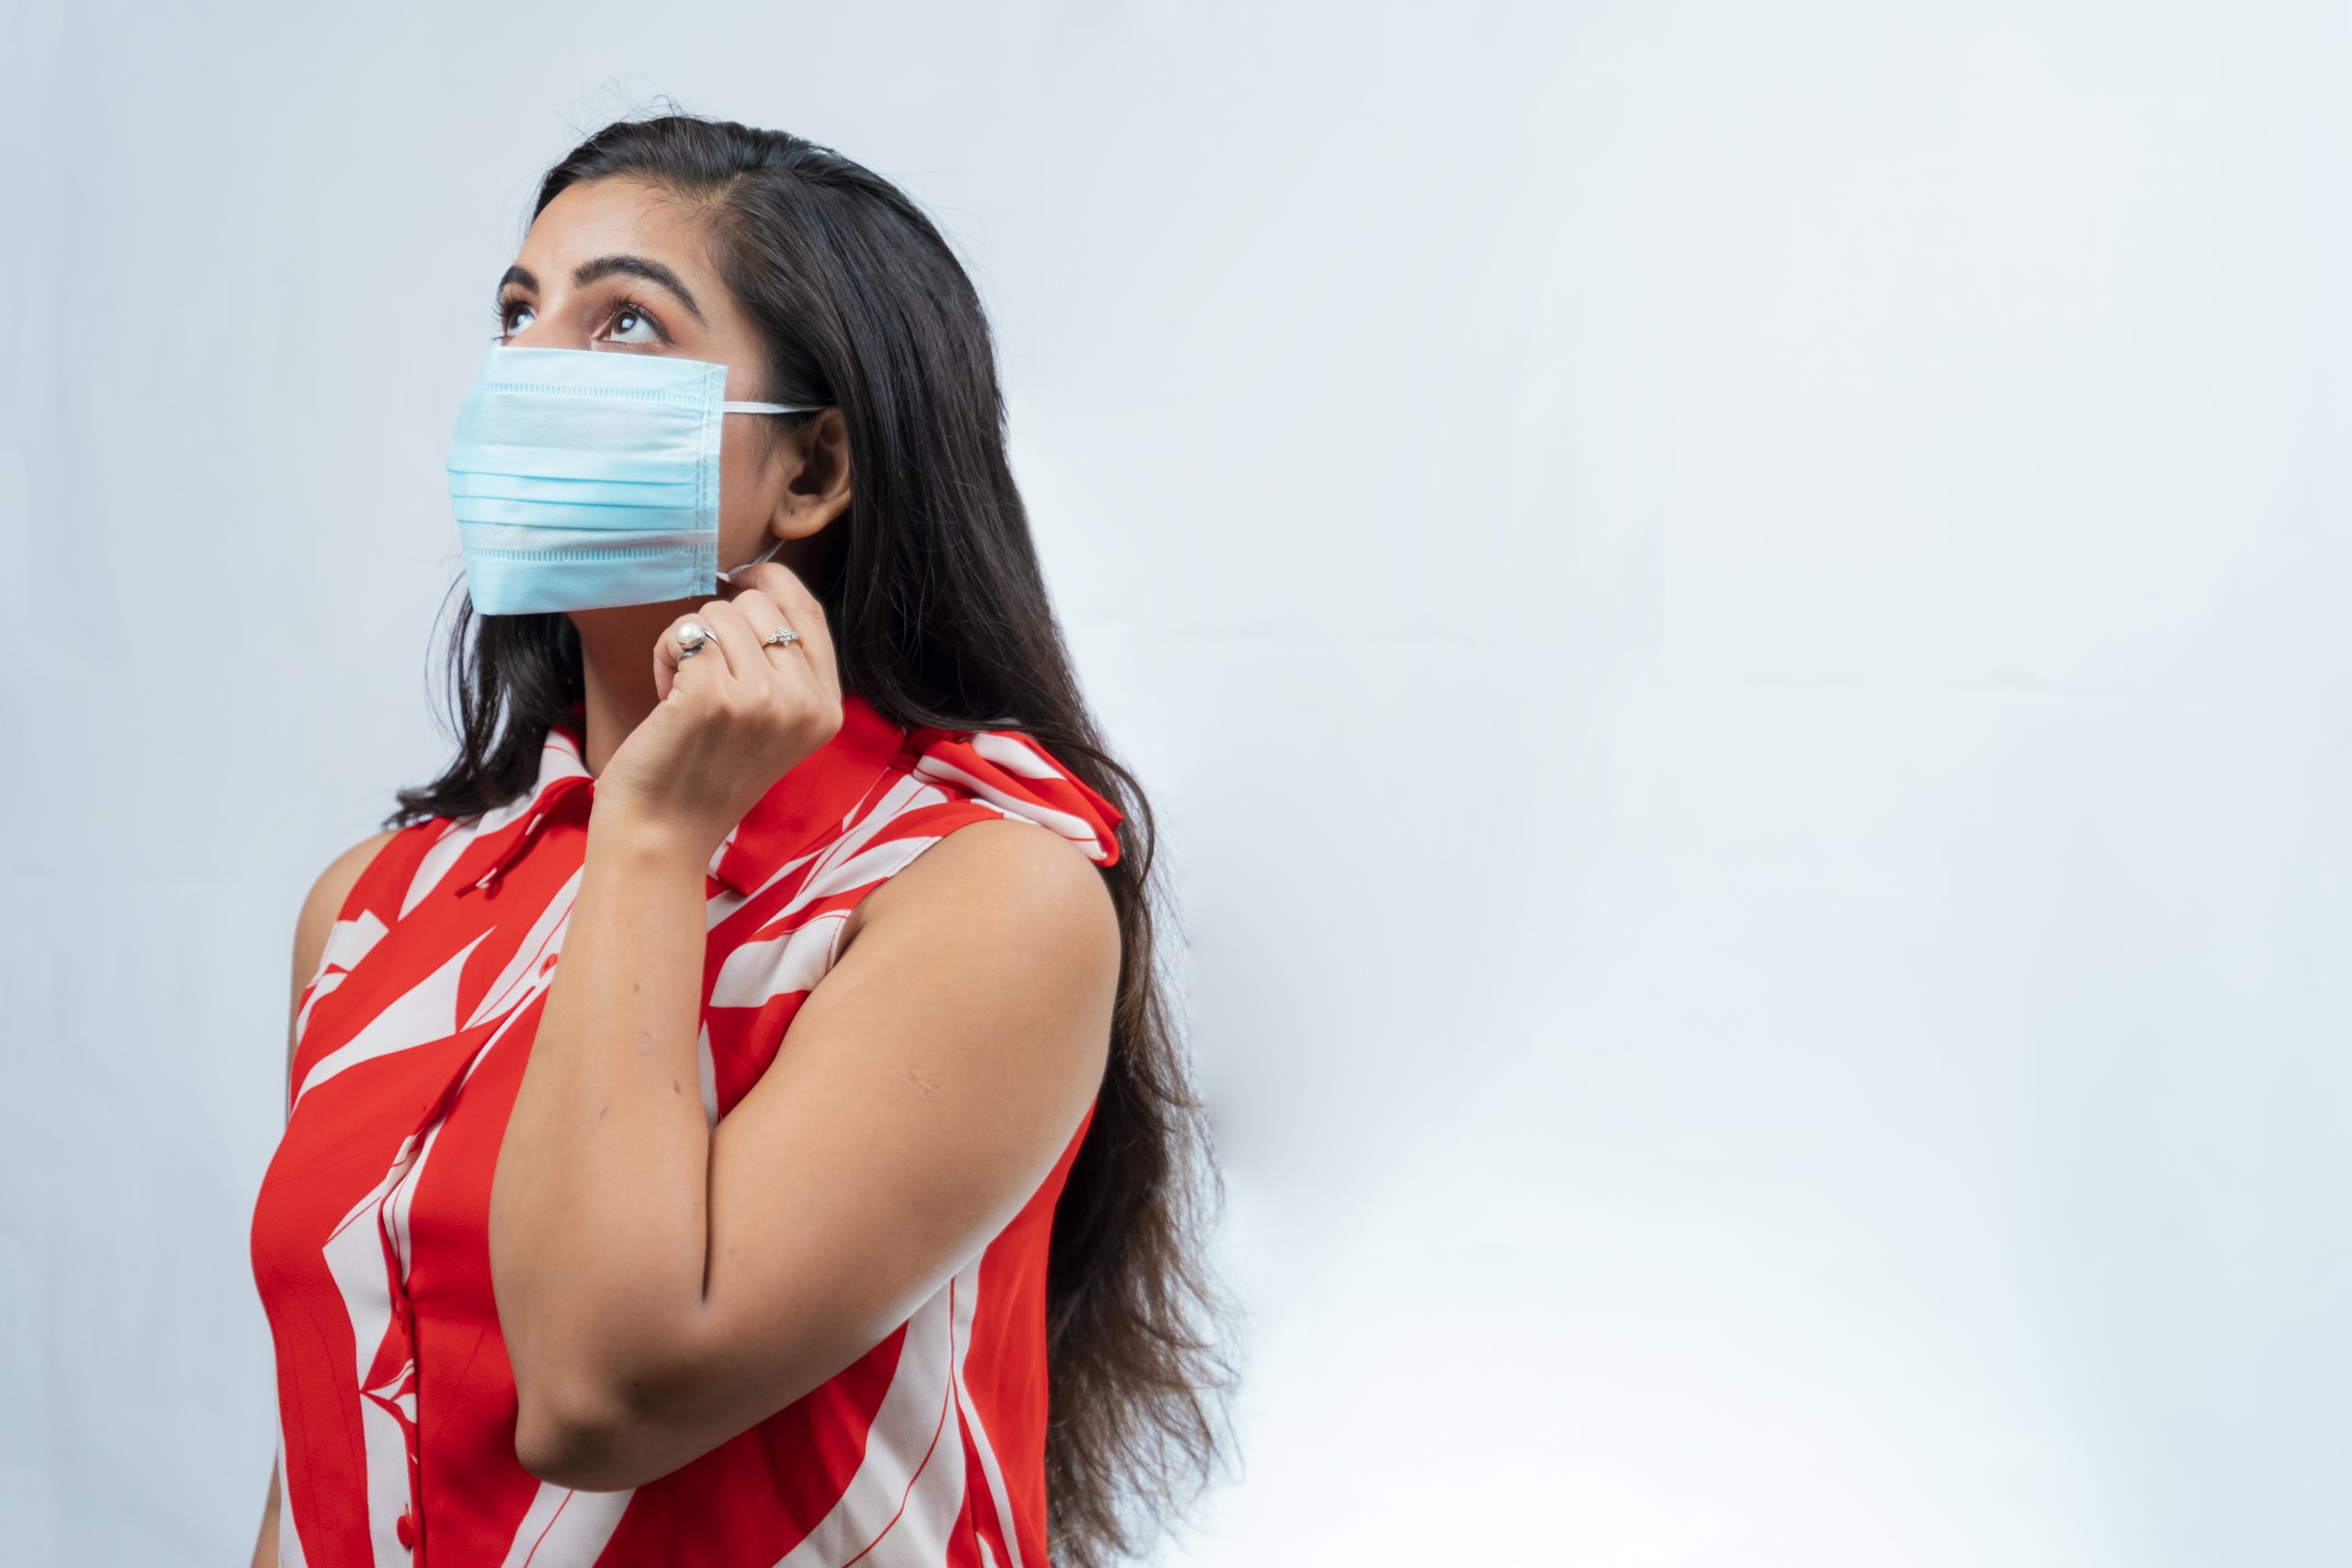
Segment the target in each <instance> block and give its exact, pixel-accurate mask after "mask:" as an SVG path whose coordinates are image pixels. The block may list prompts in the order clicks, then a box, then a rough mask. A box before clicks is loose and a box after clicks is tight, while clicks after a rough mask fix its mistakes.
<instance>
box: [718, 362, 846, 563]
mask: <svg viewBox="0 0 2352 1568" xmlns="http://www.w3.org/2000/svg"><path fill="white" fill-rule="evenodd" d="M824 406H825V405H824V404H822V403H746V402H727V403H721V404H719V405H718V407H719V411H720V412H723V413H815V412H819V411H820V409H822V408H824ZM782 548H784V541H783V540H782V539H778V540H777V541H776V542H775V544H773V545H770V546H769V547H767V548H766V549H764V550H763V551H761V552H760V553H759V554H758V555H755V556H753V557H752V558H751V559H750V560H747V561H745V562H744V563H743V564H742V565H741V566H730V567H729V568H728V569H727V570H725V571H722V572H720V573H719V574H718V575H719V576H721V577H723V578H726V579H727V580H728V581H730V582H731V581H734V580H735V574H736V573H737V572H739V571H746V570H750V569H751V568H752V567H755V566H757V565H759V564H760V563H761V562H762V561H763V560H772V559H774V558H775V553H776V551H778V550H780V549H782Z"/></svg>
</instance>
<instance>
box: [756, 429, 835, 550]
mask: <svg viewBox="0 0 2352 1568" xmlns="http://www.w3.org/2000/svg"><path fill="white" fill-rule="evenodd" d="M782 445H783V447H784V450H783V452H782V454H781V456H780V457H779V459H778V460H779V461H781V462H782V463H783V464H784V467H785V479H784V490H783V491H782V492H781V493H780V494H779V495H778V496H777V497H776V503H775V516H774V517H773V518H771V519H770V520H769V530H768V531H769V532H770V533H772V534H780V535H782V536H784V537H786V538H787V539H805V538H807V537H808V536H810V535H811V534H814V533H817V532H818V531H819V530H820V529H822V528H823V527H825V525H828V524H830V523H831V522H832V520H833V519H834V518H836V517H839V516H840V515H841V514H842V513H844V512H846V511H848V510H849V498H850V468H849V423H848V422H847V421H846V420H844V419H842V411H841V410H840V409H839V408H829V409H827V410H825V411H824V412H822V413H820V414H819V415H818V416H817V417H816V418H815V419H813V420H811V421H810V422H809V423H808V424H806V425H804V426H802V427H801V428H800V429H798V430H796V431H792V432H790V433H788V434H786V435H785V436H784V438H783V443H782Z"/></svg>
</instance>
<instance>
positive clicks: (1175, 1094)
mask: <svg viewBox="0 0 2352 1568" xmlns="http://www.w3.org/2000/svg"><path fill="white" fill-rule="evenodd" d="M614 176H628V177H631V178H635V179H640V180H644V181H646V182H648V183H650V185H652V186H654V187H655V188H657V189H660V190H662V191H663V192H664V193H665V194H667V195H670V196H672V197H676V198H679V199H681V200H683V201H684V202H686V203H687V204H688V205H689V206H690V208H691V209H694V210H695V211H696V212H698V213H699V214H700V215H701V216H702V217H703V219H704V220H705V222H706V223H707V227H708V231H709V233H710V236H711V247H712V254H713V257H714V259H715V261H716V262H717V263H718V266H719V269H720V271H721V274H722V276H724V277H725V279H726V281H727V284H728V286H729V288H732V289H733V290H734V292H735V298H736V299H738V300H739V301H740V302H741V305H742V307H743V309H744V310H745V311H746V312H747V313H748V314H749V315H750V317H751V319H752V321H754V322H755V323H756V324H757V326H758V329H759V333H760V336H761V339H762V341H763V344H764V345H765V348H766V355H767V364H768V374H769V382H768V385H767V386H766V387H765V388H764V389H760V390H756V391H749V392H745V393H741V394H733V395H740V396H746V397H752V398H755V399H767V400H778V401H783V402H792V403H810V404H818V405H832V406H834V407H838V408H839V409H840V410H841V412H842V418H843V419H844V420H845V421H846V422H847V423H848V436H849V448H850V453H851V466H852V471H853V474H854V481H853V482H854V490H853V499H852V501H851V502H850V506H849V510H848V511H847V513H844V514H843V515H842V517H841V518H839V519H837V520H836V521H835V523H834V525H833V528H832V531H837V532H842V533H845V534H846V536H847V537H846V539H845V540H843V541H842V547H841V549H840V553H839V554H838V555H837V556H836V557H835V559H836V560H837V562H838V569H837V570H832V571H831V572H829V573H827V574H826V577H825V579H824V580H823V581H811V582H810V583H809V588H810V590H811V591H812V592H815V593H816V594H817V596H818V599H819V601H820V603H821V604H823V605H824V608H825V616H826V625H827V626H828V628H829V629H831V632H832V634H833V637H834V640H835V644H836V648H837V650H838V653H839V656H840V660H841V677H842V688H843V689H844V690H845V691H854V692H856V693H859V694H862V695H864V696H865V698H866V699H867V700H868V701H869V702H871V703H872V704H873V705H874V706H875V708H876V710H877V711H879V712H880V713H882V714H883V715H884V716H887V717H888V718H890V719H892V720H894V721H896V722H898V723H900V724H905V725H910V726H913V725H938V726H942V727H944V728H956V729H974V728H1019V729H1022V730H1024V731H1026V732H1027V733H1029V734H1030V735H1032V736H1034V737H1035V738H1036V739H1037V740H1038V741H1039V742H1040V743H1041V744H1043V745H1044V746H1045V747H1046V750H1049V751H1051V752H1052V753H1053V754H1054V755H1056V756H1057V757H1059V758H1061V759H1062V760H1063V761H1065V762H1066V763H1067V764H1068V765H1069V767H1070V769H1071V771H1073V772H1074V773H1078V774H1079V775H1080V776H1081V777H1082V778H1084V779H1085V780H1086V782H1087V783H1088V784H1091V785H1092V786H1093V787H1094V788H1095V789H1097V790H1099V791H1100V792H1101V793H1102V794H1103V795H1104V796H1105V797H1106V798H1108V799H1109V800H1111V801H1112V803H1113V804H1114V805H1116V806H1117V807H1119V808H1120V809H1121V810H1122V811H1124V812H1125V813H1126V814H1127V820H1125V822H1123V823H1121V824H1120V826H1119V829H1118V834H1119V847H1120V856H1119V860H1118V862H1117V863H1116V864H1114V865H1112V866H1108V867H1105V868H1104V869H1103V876H1104V877H1105V879H1106V880H1107V881H1108V883H1109V885H1110V888H1111V892H1112V895H1113V899H1114V904H1115V905H1116V907H1117V909H1118V918H1119V928H1120V932H1121V936H1122V946H1123V957H1122V960H1121V965H1120V976H1119V994H1118V1002H1117V1007H1116V1010H1115V1013H1114V1018H1113V1021H1112V1028H1111V1050H1110V1060H1109V1065H1108V1066H1107V1067H1106V1069H1105V1071H1104V1077H1103V1085H1102V1089H1101V1091H1100V1094H1099V1097H1098V1099H1097V1100H1096V1104H1095V1111H1094V1120H1093V1123H1092V1125H1091V1127H1090V1128H1089V1129H1088V1132H1087V1136H1086V1138H1085V1141H1084V1142H1083V1143H1082V1144H1081V1145H1080V1151H1079V1155H1078V1158H1077V1160H1076V1162H1075V1164H1074V1165H1073V1167H1072V1168H1071V1170H1070V1172H1069V1179H1068V1184H1067V1185H1066V1186H1065V1188H1064V1189H1063V1191H1062V1194H1061V1198H1060V1201H1059V1203H1058V1205H1057V1208H1056V1209H1055V1211H1054V1221H1053V1243H1052V1254H1051V1263H1050V1265H1049V1272H1048V1275H1047V1281H1046V1336H1047V1359H1048V1369H1047V1371H1048V1382H1049V1388H1050V1396H1049V1397H1050V1400H1051V1416H1050V1419H1049V1422H1048V1425H1047V1430H1046V1499H1047V1517H1048V1536H1049V1540H1050V1547H1049V1550H1050V1551H1052V1552H1053V1553H1054V1554H1055V1555H1056V1557H1057V1560H1058V1561H1059V1562H1063V1563H1065V1564H1067V1565H1068V1568H1101V1565H1103V1564H1107V1563H1109V1562H1112V1561H1113V1560H1114V1559H1115V1558H1118V1557H1122V1556H1129V1555H1135V1554H1138V1553H1140V1552H1141V1551H1143V1550H1144V1549H1145V1548H1146V1547H1148V1545H1149V1544H1150V1541H1151V1540H1152V1538H1153V1537H1154V1536H1156V1535H1157V1533H1158V1531H1159V1528H1160V1527H1161V1526H1163V1525H1165V1524H1168V1523H1170V1522H1173V1520H1174V1517H1175V1516H1176V1515H1177V1514H1178V1513H1179V1512H1180V1511H1181V1510H1182V1507H1183V1506H1185V1505H1186V1504H1188V1503H1189V1502H1190V1501H1191V1500H1192V1497H1193V1495H1194V1494H1195V1493H1196V1492H1197V1491H1198V1489H1199V1488H1200V1486H1202V1485H1204V1484H1205V1483H1206V1482H1207V1480H1208V1479H1209V1475H1210V1472H1211V1470H1212V1468H1213V1465H1214V1461H1216V1458H1217V1456H1218V1454H1219V1452H1220V1448H1221V1445H1222V1444H1223V1443H1224V1442H1225V1441H1226V1439H1227V1423H1226V1419H1225V1417H1226V1411H1225V1408H1224V1403H1223V1401H1224V1396H1225V1394H1226V1393H1228V1392H1229V1391H1230V1390H1231V1388H1232V1387H1233V1384H1234V1374H1235V1367H1236V1361H1235V1359H1233V1358H1232V1356H1231V1355H1230V1354H1229V1353H1228V1346H1227V1343H1226V1342H1225V1341H1224V1339H1223V1330H1224V1329H1225V1328H1226V1327H1227V1325H1229V1324H1230V1322H1231V1321H1232V1319H1233V1317H1234V1314H1235V1311H1236V1309H1235V1307H1234V1305H1233V1303H1231V1302H1230V1301H1229V1299H1228V1298H1227V1296H1226V1295H1225V1293H1224V1292H1223V1289H1222V1287H1221V1286H1220V1285H1219V1284H1218V1282H1217V1280H1216V1276H1215V1273H1214V1271H1213V1270H1212V1269H1211V1268H1210V1266H1209V1265H1208V1262H1207V1260H1206V1258H1205V1254H1204V1250H1203V1248H1204V1242H1205V1239H1206V1234H1205V1233H1206V1228H1207V1226H1208V1224H1210V1223H1211V1222H1212V1221H1213V1219H1214V1217H1215V1214H1216V1211H1217V1208H1218V1207H1219V1206H1221V1204H1222V1201H1223V1196H1224V1187H1223V1181H1222V1179H1221V1178H1220V1177H1219V1175H1218V1173H1217V1170H1216V1162H1215V1159H1214V1157H1213V1155H1212V1152H1211V1147H1210V1140H1209V1136H1208V1129H1207V1126H1206V1122H1205V1119H1204V1116H1203V1114H1202V1106H1201V1104H1200V1102H1199V1100H1196V1099H1195V1098H1194V1096H1193V1088H1192V1084H1191V1081H1190V1077H1189V1073H1188V1069H1187V1066H1186V1060H1185V1053H1184V1050H1183V1047H1182V1042H1181V1040H1180V1036H1179V1032H1178V1029H1177V1026H1176V1019H1175V1017H1174V1014H1173V1011H1172V1009H1171V1006H1170V999H1169V997H1168V994H1167V993H1166V991H1165V990H1164V989H1163V983H1162V976H1161V973H1160V965H1159V961H1158V960H1159V953H1158V950H1157V949H1156V947H1155V945H1154V926H1155V918H1156V911H1159V910H1160V909H1161V908H1162V905H1163V902H1164V900H1163V899H1162V897H1160V895H1161V893H1162V891H1163V889H1162V886H1161V883H1160V882H1155V881H1154V880H1153V878H1152V871H1153V865H1154V861H1155V859H1156V844H1157V840H1158V832H1157V829H1156V825H1155V823H1154V821H1153V816H1152V810H1151V806H1150V802H1149V801H1148V799H1146V797H1145V795H1144V792H1143V790H1142V788H1141V787H1140V786H1139V785H1138V784H1137V783H1136V779H1135V777H1134V775H1133V774H1132V773H1129V772H1128V771H1127V769H1126V768H1125V767H1124V766H1122V765H1121V764H1120V763H1119V762H1118V761H1116V760H1115V759H1114V757H1113V756H1112V754H1111V753H1110V751H1109V750H1108V749H1107V747H1106V746H1105V745H1104V744H1103V738H1102V736H1101V735H1100V734H1099V733H1098V732H1097V730H1096V728H1095V725H1094V721H1093V719H1092V717H1091V716H1090V714H1089V713H1088V711H1087V707H1086V704H1085V701H1084V699H1083V698H1082V697H1081V695H1080V691H1079V686H1078V682H1077V679H1076V677H1075V675H1074V674H1073V672H1072V671H1071V667H1070V659H1069V650H1068V649H1066V648H1065V647H1064V646H1063V642H1062V637H1061V629H1060V626H1059V623H1058V622H1057V619H1056V617H1055V615H1054V613H1053V609H1052V606H1051V604H1049V603H1048V601H1047V598H1046V586H1045V580H1044V576H1043V574H1042V573H1041V572H1040V570H1039V569H1038V563H1037V553H1036V547H1035V543H1034V542H1033V541H1032V539H1031V537H1030V533H1029V520H1028V513H1027V510H1026V508H1024V507H1023V504H1022V500H1021V495H1020V492H1019V491H1018V490H1017V489H1016V488H1015V487H1014V484H1013V481H1012V468H1011V466H1010V464H1009V463H1008V462H1007V460H1006V455H1005V411H1004V404H1003V400H1002V397H1001V393H1000V390H999V388H998V385H997V377H996V362H995V352H994V344H993V341H992V338H991V336H990V333H989V325H988V321H987V319H986V317H985V315H984V313H983V311H982V310H981V306H980V300H979V296H978V292H977V291H976V290H975V289H974V288H973V287H972V283H971V280H970V278H969V277H968V276H966V274H965V271H964V268H963V266H962V265H960V264H959V263H958V262H957V261H956V257H955V255H954V254H952V253H951V252H950V250H949V248H948V245H947V242H946V241H945V240H944V238H943V237H942V236H941V234H940V232H939V231H938V230H937V228H936V227H934V226H933V223H932V221H931V220H930V219H928V218H927V217H925V216H924V215H923V214H922V212H921V211H920V210H919V209H917V208H916V207H915V205H914V203H913V202H912V201H910V200H909V199H908V197H906V196H905V195H904V194H903V193H902V192H900V191H899V189H898V188H897V187H896V186H893V185H891V184H890V182H888V180H885V179H883V178H881V177H880V176H878V175H875V174H873V173H871V172H870V171H868V170H866V169H865V168H863V167H861V166H859V165H858V164H854V163H852V162H851V161H850V160H849V159H847V158H844V157H842V155H841V154H839V153H838V152H833V151H832V150H831V149H830V148H826V147H822V146H819V145H817V144H816V143H814V142H810V141H804V140H803V139H801V138H799V137H797V136H792V135H788V134H786V133H785V132H783V131H778V130H758V129H754V128H752V127H750V126H745V125H739V124H737V123H735V122H733V121H731V120H715V119H708V118H702V117H699V116H693V115H684V114H672V115H665V116H662V117H660V118H645V119H624V120H620V121H616V123H614V124H611V125H608V126H606V127H605V128H604V129H603V130H598V131H597V132H595V133H594V135H592V136H590V137H589V138H588V139H587V140H586V141H582V143H581V144H580V145H579V146H578V147H576V148H574V149H573V150H572V152H571V153H570V154H568V155H567V156H566V157H565V158H564V159H563V161H562V162H560V163H559V164H556V165H555V167H554V168H553V169H551V170H550V171H549V172H548V175H547V176H546V178H545V179H543V180H542V181H541V182H540V184H539V191H538V199H537V203H536V204H535V205H534V206H533V208H532V217H533V218H534V219H536V218H537V215H538V213H539V212H540V211H542V210H544V209H546V207H547V205H548V202H550V201H552V200H553V199H554V198H555V197H556V196H557V195H558V194H559V193H560V192H561V191H562V190H564V189H565V188H566V187H567V186H571V185H573V184H576V183H578V182H580V181H583V180H598V179H606V178H611V177H614ZM449 671H450V682H449V684H450V690H451V692H452V693H453V694H454V706H455V709H456V718H457V729H458V742H459V748H460V750H459V751H458V756H457V759H456V761H453V762H451V763H450V765H449V768H448V770H447V772H446V773H443V774H442V775H441V776H440V777H439V778H437V779H435V780H434V781H433V782H432V783H431V784H426V785H424V786H423V787H421V788H417V789H406V790H401V791H400V792H399V794H398V796H397V798H398V800H399V802H400V806H399V808H398V809H397V810H396V811H394V812H393V813H392V814H391V815H390V816H389V817H388V818H385V820H384V823H383V826H385V827H397V826H404V825H407V824H409V823H413V822H416V821H420V820H424V819H426V818H432V817H463V816H469V815H471V814H473V813H476V812H480V811H483V810H487V809H489V808H491V807H494V806H498V805H502V804H503V803H505V802H507V801H510V800H512V799H514V798H515V796H516V795H520V794H521V793H522V792H523V791H524V790H526V789H527V788H528V787H529V785H530V784H531V782H532V781H533V779H534V778H536V776H537V767H538V755H539V749H540V746H541V744H542V742H543V741H544V739H545V738H546V735H547V730H548V724H549V723H550V722H551V721H552V720H554V719H556V718H558V717H560V716H563V714H564V713H565V711H566V710H567V709H568V708H569V707H570V705H571V703H572V702H573V701H574V700H575V699H577V698H579V697H580V696H581V695H582V691H583V687H582V671H581V653H580V644H579V637H578V634H577V633H576V631H575V630H574V629H573V627H572V626H571V621H570V619H569V618H568V617H567V616H564V615H560V614H545V615H488V616H477V615H475V614H474V613H473V605H472V602H471V600H470V599H467V600H466V601H465V602H464V604H463V605H462V606H461V608H460V610H459V613H458V619H457V623H456V626H455V628H454V630H453V632H452V634H451V637H450V641H449ZM1163 880H1164V879H1163ZM1160 918H1165V917H1164V915H1163V916H1161V917H1160ZM1171 923H1172V922H1171Z"/></svg>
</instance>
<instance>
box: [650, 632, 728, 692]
mask: <svg viewBox="0 0 2352 1568" xmlns="http://www.w3.org/2000/svg"><path fill="white" fill-rule="evenodd" d="M688 626H700V627H702V629H703V630H704V631H706V632H708V633H710V634H712V636H711V637H710V638H709V639H707V640H706V641H705V642H704V643H703V645H702V646H701V647H700V648H699V649H695V651H694V652H692V653H685V652H682V651H681V650H680V649H681V645H680V637H681V635H682V634H683V633H684V631H685V629H686V628H687V627H688ZM717 633H718V627H717V626H714V625H712V624H711V617H710V616H708V615H705V614H704V613H702V612H701V611H696V612H695V613H694V614H693V615H680V616H678V617H677V618H676V619H675V620H673V621H672V622H671V623H670V624H669V625H668V626H663V627H662V635H661V636H659V637H655V638H654V639H653V686H654V690H655V691H657V692H658V693H660V694H661V698H662V701H663V702H667V701H669V700H670V696H671V694H672V693H673V692H676V693H696V692H701V691H703V690H705V689H706V688H707V686H708V685H709V683H710V682H713V681H714V680H716V681H718V682H722V683H723V682H725V681H726V679H727V673H728V671H727V653H726V649H725V648H724V646H723V645H722V644H721V643H719V642H718V640H717ZM696 660H700V661H701V662H702V668H701V669H700V670H693V669H690V668H689V666H690V665H692V664H693V663H694V662H695V661H696Z"/></svg>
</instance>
